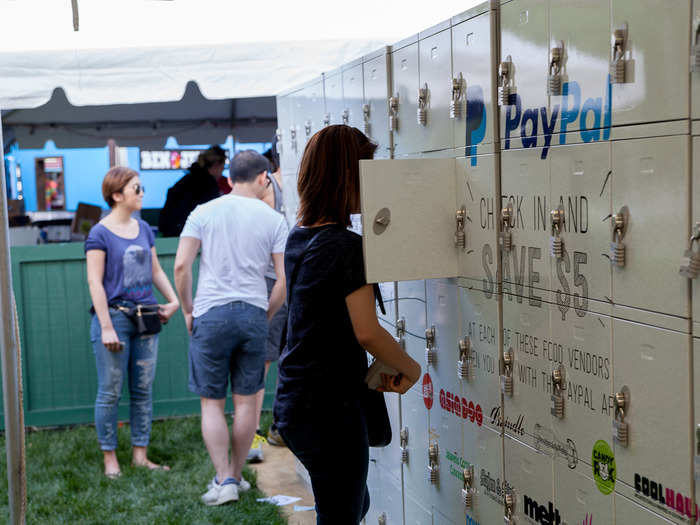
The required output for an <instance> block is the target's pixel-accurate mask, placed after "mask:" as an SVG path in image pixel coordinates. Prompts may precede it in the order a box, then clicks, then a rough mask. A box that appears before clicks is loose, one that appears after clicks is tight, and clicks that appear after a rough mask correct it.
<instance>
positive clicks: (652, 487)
mask: <svg viewBox="0 0 700 525" xmlns="http://www.w3.org/2000/svg"><path fill="white" fill-rule="evenodd" d="M634 495H635V497H636V498H638V499H640V500H642V501H645V502H647V503H650V504H652V505H653V506H654V507H656V508H658V509H659V510H661V511H663V512H665V513H666V514H671V515H673V516H676V513H677V514H680V515H685V516H686V517H688V518H692V517H693V510H694V511H695V515H696V516H697V514H698V506H697V505H695V508H694V509H693V501H692V500H691V499H690V498H689V497H688V496H684V495H683V494H681V493H680V492H676V491H675V490H673V489H670V488H668V487H664V486H663V485H662V484H661V483H659V482H657V481H654V480H652V479H649V478H648V477H646V476H643V475H641V474H635V475H634ZM674 511H675V512H674Z"/></svg>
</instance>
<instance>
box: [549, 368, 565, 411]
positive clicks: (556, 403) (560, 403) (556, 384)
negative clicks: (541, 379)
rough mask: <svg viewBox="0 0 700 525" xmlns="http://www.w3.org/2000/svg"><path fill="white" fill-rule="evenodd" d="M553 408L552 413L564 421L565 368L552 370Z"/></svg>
mask: <svg viewBox="0 0 700 525" xmlns="http://www.w3.org/2000/svg"><path fill="white" fill-rule="evenodd" d="M552 385H553V388H554V392H553V393H552V397H551V399H552V407H551V409H550V413H551V414H552V415H553V416H554V417H556V418H559V419H564V368H563V367H562V366H561V365H559V367H557V368H555V369H554V370H552Z"/></svg>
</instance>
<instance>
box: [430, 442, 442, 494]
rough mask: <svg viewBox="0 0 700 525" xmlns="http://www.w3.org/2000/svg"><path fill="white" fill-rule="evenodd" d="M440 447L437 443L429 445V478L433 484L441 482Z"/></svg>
mask: <svg viewBox="0 0 700 525" xmlns="http://www.w3.org/2000/svg"><path fill="white" fill-rule="evenodd" d="M439 461H440V448H439V446H438V444H437V443H433V444H432V445H430V446H429V447H428V479H429V480H430V484H431V485H437V484H438V483H439V482H440V466H439V464H438V462H439Z"/></svg>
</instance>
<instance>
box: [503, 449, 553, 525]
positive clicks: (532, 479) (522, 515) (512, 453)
mask: <svg viewBox="0 0 700 525" xmlns="http://www.w3.org/2000/svg"><path fill="white" fill-rule="evenodd" d="M504 445H505V446H504V451H505V452H504V454H505V469H506V472H505V478H506V483H507V487H506V490H507V491H508V492H511V493H512V494H513V496H514V501H515V512H514V517H515V523H530V522H534V523H537V522H538V521H539V522H540V523H542V521H541V520H540V519H539V518H538V516H541V517H542V518H544V517H545V516H546V519H547V520H549V521H547V522H546V523H557V521H556V517H557V515H559V517H560V521H561V517H562V514H561V513H562V512H563V511H564V509H559V508H557V507H556V506H555V505H554V487H553V479H552V478H553V473H552V460H551V459H550V458H549V457H548V456H546V455H544V454H540V453H538V452H536V451H534V450H533V449H531V448H529V447H526V446H524V445H522V444H520V443H518V442H517V441H514V440H512V439H509V438H506V440H505V444H504ZM528 518H530V519H529V520H528Z"/></svg>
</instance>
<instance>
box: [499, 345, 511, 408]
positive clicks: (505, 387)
mask: <svg viewBox="0 0 700 525" xmlns="http://www.w3.org/2000/svg"><path fill="white" fill-rule="evenodd" d="M513 361H514V356H513V349H512V348H509V349H508V350H505V351H504V352H503V360H502V361H501V392H503V394H504V395H506V396H508V397H513Z"/></svg>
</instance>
